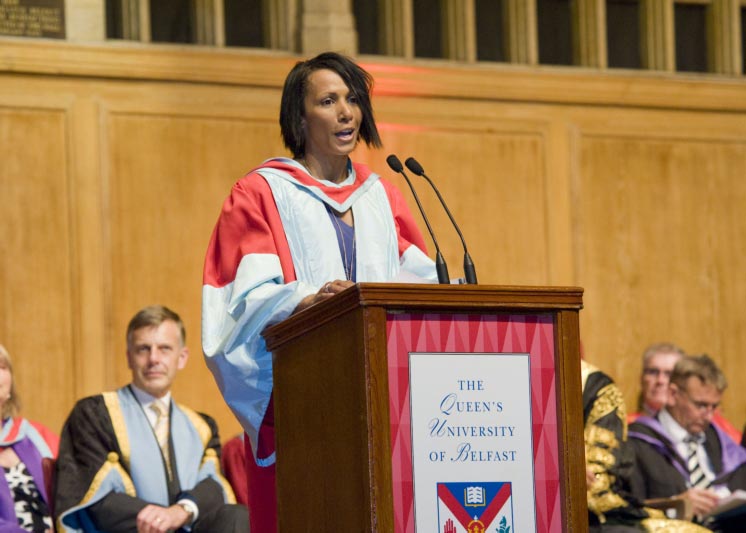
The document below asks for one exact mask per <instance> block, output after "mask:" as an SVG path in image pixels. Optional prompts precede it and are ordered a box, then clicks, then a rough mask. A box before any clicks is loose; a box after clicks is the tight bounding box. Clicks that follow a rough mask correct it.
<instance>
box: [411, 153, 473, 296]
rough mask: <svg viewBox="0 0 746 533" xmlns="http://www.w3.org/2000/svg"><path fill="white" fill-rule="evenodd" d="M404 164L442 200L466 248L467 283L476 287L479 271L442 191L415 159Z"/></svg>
mask: <svg viewBox="0 0 746 533" xmlns="http://www.w3.org/2000/svg"><path fill="white" fill-rule="evenodd" d="M404 164H405V165H407V168H408V169H409V170H411V171H412V172H414V173H415V174H417V175H418V176H422V177H423V178H425V179H426V180H427V182H428V183H429V184H430V186H431V187H432V188H433V190H434V191H435V194H436V195H438V200H440V203H441V205H443V209H445V210H446V214H448V218H450V219H451V224H453V227H454V228H456V233H458V236H459V238H460V239H461V245H462V246H463V247H464V277H465V278H466V283H471V284H473V285H476V283H477V271H476V270H475V269H474V262H473V261H472V260H471V256H470V255H469V251H468V250H467V249H466V241H465V240H464V236H463V235H462V234H461V229H460V228H459V227H458V224H456V220H455V219H454V218H453V215H452V214H451V210H450V209H448V206H447V205H446V201H445V200H443V197H442V196H441V195H440V191H439V190H438V188H437V187H436V186H435V184H434V183H433V180H431V179H430V178H428V177H427V174H425V170H424V169H423V168H422V165H420V164H419V163H418V162H417V160H416V159H415V158H414V157H410V158H409V159H407V160H406V161H405V162H404Z"/></svg>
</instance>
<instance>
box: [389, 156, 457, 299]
mask: <svg viewBox="0 0 746 533" xmlns="http://www.w3.org/2000/svg"><path fill="white" fill-rule="evenodd" d="M386 163H388V164H389V166H390V167H391V170H393V171H394V172H396V173H397V174H401V175H402V176H404V180H405V181H406V182H407V185H409V188H410V189H411V190H412V195H413V196H414V201H415V202H417V207H419V208H420V213H422V218H423V219H424V220H425V225H426V226H427V231H429V232H430V237H432V239H433V244H435V271H436V272H437V274H438V283H443V284H450V283H451V279H450V278H449V277H448V267H447V266H446V260H445V259H443V254H441V253H440V246H438V240H437V239H436V238H435V233H434V232H433V228H432V227H430V221H429V220H428V219H427V215H426V214H425V210H424V209H422V204H421V203H420V197H419V196H417V191H415V190H414V186H413V185H412V182H411V181H410V179H409V176H407V174H406V173H405V172H404V167H403V166H402V164H401V161H399V158H398V157H396V156H395V155H394V154H391V155H390V156H388V157H387V158H386Z"/></svg>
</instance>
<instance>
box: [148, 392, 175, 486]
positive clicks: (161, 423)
mask: <svg viewBox="0 0 746 533" xmlns="http://www.w3.org/2000/svg"><path fill="white" fill-rule="evenodd" d="M150 408H151V409H152V410H153V412H154V413H155V415H156V418H155V425H154V426H153V432H155V438H156V439H158V446H159V447H160V448H161V453H162V454H163V460H164V461H165V463H166V470H167V471H168V477H169V479H171V460H170V454H169V453H168V426H169V424H168V407H167V406H166V403H165V402H164V401H163V400H155V401H154V402H153V403H151V404H150Z"/></svg>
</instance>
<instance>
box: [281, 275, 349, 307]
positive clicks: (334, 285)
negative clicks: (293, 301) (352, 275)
mask: <svg viewBox="0 0 746 533" xmlns="http://www.w3.org/2000/svg"><path fill="white" fill-rule="evenodd" d="M353 285H355V283H354V282H352V281H349V280H346V279H335V280H334V281H327V282H326V283H324V284H323V285H322V286H321V288H320V289H319V292H317V293H316V294H309V295H308V296H306V297H305V298H303V299H302V300H301V301H300V303H299V304H298V305H297V306H296V307H295V311H293V312H294V313H297V312H298V311H303V310H304V309H306V308H307V307H311V306H312V305H314V304H317V303H319V302H322V301H324V300H326V299H327V298H331V297H332V296H334V295H335V294H337V293H338V292H342V291H343V290H345V289H347V288H349V287H352V286H353Z"/></svg>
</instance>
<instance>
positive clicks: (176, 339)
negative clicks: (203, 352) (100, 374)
mask: <svg viewBox="0 0 746 533" xmlns="http://www.w3.org/2000/svg"><path fill="white" fill-rule="evenodd" d="M185 343H186V331H185V329H184V324H183V323H182V321H181V318H180V317H179V315H177V314H176V313H175V312H173V311H172V310H170V309H168V308H167V307H164V306H160V305H156V306H150V307H146V308H144V309H141V310H140V311H139V312H138V313H137V314H136V315H135V316H134V317H133V318H132V320H131V321H130V323H129V326H128V328H127V364H128V366H129V368H130V370H131V372H132V381H131V382H130V383H129V384H128V385H125V386H124V387H121V388H120V389H118V390H116V391H110V392H104V393H103V394H97V395H95V396H89V397H88V398H84V399H82V400H80V401H79V402H78V403H77V404H76V405H75V407H74V408H73V410H72V412H71V413H70V416H69V417H68V419H67V422H65V426H64V428H63V430H62V439H61V443H60V453H59V459H58V460H57V487H56V508H57V512H58V513H59V516H58V523H57V525H58V528H57V531H61V532H65V533H83V532H85V533H98V532H104V531H105V532H107V533H135V532H148V533H165V532H167V531H168V532H173V531H178V532H182V531H190V532H191V533H200V532H202V533H214V532H220V533H248V531H249V516H248V513H247V511H246V508H245V507H243V506H238V505H235V504H234V502H235V499H234V496H233V491H232V490H231V489H230V486H229V485H228V482H227V481H226V480H225V479H224V478H223V476H222V475H221V473H220V437H219V435H218V429H217V425H216V424H215V421H214V420H213V419H212V418H211V417H209V416H207V415H205V414H203V413H198V412H196V411H193V410H192V409H190V408H189V407H187V406H185V405H183V404H181V403H177V402H176V401H174V399H173V398H172V396H171V386H172V384H173V381H174V379H175V378H176V375H177V374H178V373H179V371H181V370H182V369H183V368H184V367H185V366H186V363H187V359H188V356H189V351H188V350H187V347H186V344H185Z"/></svg>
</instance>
